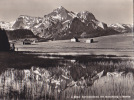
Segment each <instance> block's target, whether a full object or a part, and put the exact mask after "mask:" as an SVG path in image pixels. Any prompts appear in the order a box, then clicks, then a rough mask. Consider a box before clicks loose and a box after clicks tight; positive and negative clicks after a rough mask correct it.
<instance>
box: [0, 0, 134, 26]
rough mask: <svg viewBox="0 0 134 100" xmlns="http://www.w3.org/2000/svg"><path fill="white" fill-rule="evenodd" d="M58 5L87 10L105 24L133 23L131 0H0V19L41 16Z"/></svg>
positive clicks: (70, 9) (70, 8)
mask: <svg viewBox="0 0 134 100" xmlns="http://www.w3.org/2000/svg"><path fill="white" fill-rule="evenodd" d="M59 6H63V7H64V8H66V9H67V10H68V11H73V12H80V11H89V12H91V13H93V14H94V16H95V17H96V19H98V20H99V21H101V22H105V23H107V24H112V23H124V24H132V23H133V0H0V21H6V22H9V21H15V20H16V19H17V18H18V17H19V16H20V15H29V16H35V17H43V16H44V15H46V14H48V13H50V12H52V11H53V10H54V9H56V8H57V7H59Z"/></svg>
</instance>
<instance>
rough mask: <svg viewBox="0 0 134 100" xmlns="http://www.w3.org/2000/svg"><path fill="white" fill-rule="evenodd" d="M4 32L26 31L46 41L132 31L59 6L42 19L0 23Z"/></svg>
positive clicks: (27, 18) (85, 12)
mask: <svg viewBox="0 0 134 100" xmlns="http://www.w3.org/2000/svg"><path fill="white" fill-rule="evenodd" d="M0 26H1V27H2V28H5V29H6V30H11V29H14V30H16V29H28V30H31V31H32V32H33V33H34V35H37V36H39V37H43V38H46V39H67V38H72V37H83V34H84V37H94V36H102V35H110V34H112V32H114V33H115V34H116V32H117V33H119V32H129V31H132V27H131V25H126V24H111V25H107V24H106V23H104V22H101V21H99V20H97V19H96V18H95V16H94V15H93V14H92V13H91V12H89V11H81V12H78V13H74V12H72V11H68V10H66V9H65V8H64V7H62V6H60V7H58V8H57V9H55V10H53V11H52V12H51V13H49V14H47V15H44V17H31V16H27V15H20V16H19V17H18V18H17V19H16V21H15V22H14V23H12V24H11V23H6V22H1V23H0Z"/></svg>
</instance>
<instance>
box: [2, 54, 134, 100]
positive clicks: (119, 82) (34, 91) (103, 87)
mask: <svg viewBox="0 0 134 100" xmlns="http://www.w3.org/2000/svg"><path fill="white" fill-rule="evenodd" d="M0 56H1V58H0V63H1V69H5V70H1V76H0V78H1V80H0V82H1V83H2V84H1V86H0V99H7V100H8V99H13V100H14V99H16V100H17V99H18V100H21V99H22V100H71V99H72V100H77V99H78V100H131V99H134V97H133V96H134V92H133V91H134V61H133V60H131V59H122V58H120V59H119V58H116V57H114V58H112V57H108V58H107V57H104V56H102V57H98V56H94V57H92V56H91V57H86V56H85V57H81V56H80V57H76V58H75V60H76V61H75V62H70V57H67V59H66V60H61V59H58V60H55V59H54V60H49V59H42V58H37V56H34V55H27V54H22V53H5V54H4V53H0ZM5 57H7V58H8V59H7V58H6V59H5ZM64 58H66V57H64ZM72 58H73V57H71V59H72ZM73 59H74V58H73ZM31 66H38V67H40V68H43V69H44V68H45V69H47V70H48V71H50V72H51V73H52V76H54V75H55V76H56V78H57V79H58V77H59V76H60V75H62V74H64V73H63V71H62V69H63V68H67V69H68V70H69V71H70V75H71V76H72V78H73V80H75V81H77V80H78V79H79V78H81V77H82V76H83V75H85V74H86V73H88V74H89V75H92V73H93V71H97V72H100V71H102V70H104V75H103V76H102V77H101V78H100V79H98V80H96V81H95V82H94V84H93V85H92V86H89V87H84V88H83V87H81V86H73V87H68V88H67V89H65V90H64V91H61V92H58V90H57V89H53V88H52V87H49V86H48V85H47V83H46V82H45V81H43V80H42V81H32V80H31V81H29V82H25V83H24V82H22V80H23V77H24V76H23V72H22V71H23V69H30V68H31ZM69 66H70V67H69ZM83 67H84V68H83ZM9 68H10V69H11V70H10V71H8V69H9ZM108 72H111V73H112V72H123V74H122V75H120V76H116V75H115V76H108V75H107V73H108ZM11 74H12V75H14V81H13V84H10V85H9V83H10V82H8V81H5V80H4V79H5V76H9V77H12V75H11ZM9 79H10V78H9ZM9 86H11V87H12V88H11V87H10V88H9ZM92 96H96V98H93V97H92ZM98 96H118V98H106V97H98ZM122 96H131V97H130V98H123V97H122ZM89 98H90V99H89Z"/></svg>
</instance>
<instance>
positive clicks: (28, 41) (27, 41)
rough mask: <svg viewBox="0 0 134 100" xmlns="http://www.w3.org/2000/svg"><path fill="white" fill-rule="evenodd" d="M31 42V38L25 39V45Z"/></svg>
mask: <svg viewBox="0 0 134 100" xmlns="http://www.w3.org/2000/svg"><path fill="white" fill-rule="evenodd" d="M31 43H32V41H31V40H29V39H25V40H24V41H23V45H26V44H31Z"/></svg>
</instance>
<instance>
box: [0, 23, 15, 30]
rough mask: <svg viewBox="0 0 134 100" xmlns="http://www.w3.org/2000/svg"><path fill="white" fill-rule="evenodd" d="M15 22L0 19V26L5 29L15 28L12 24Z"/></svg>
mask: <svg viewBox="0 0 134 100" xmlns="http://www.w3.org/2000/svg"><path fill="white" fill-rule="evenodd" d="M14 23H15V22H14V21H13V22H4V21H0V27H1V28H3V29H5V30H13V28H12V26H13V24H14Z"/></svg>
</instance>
